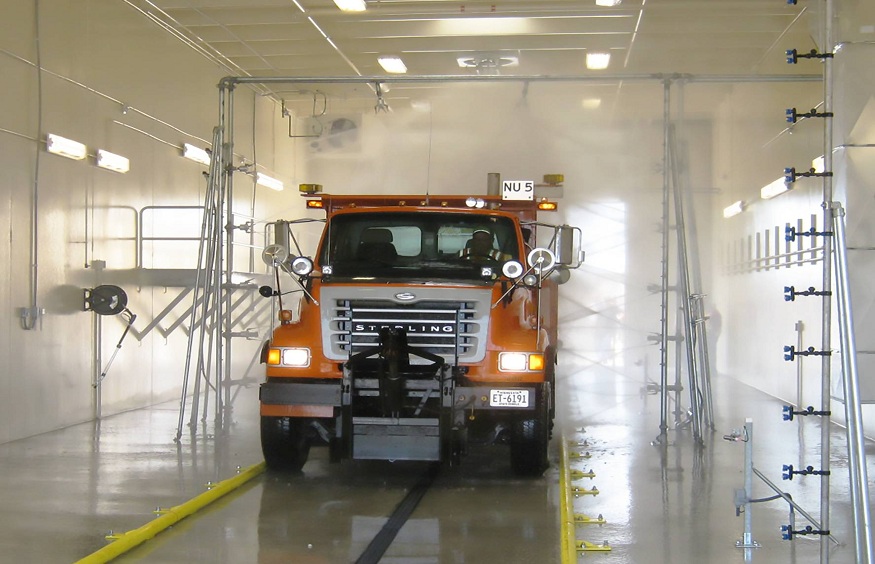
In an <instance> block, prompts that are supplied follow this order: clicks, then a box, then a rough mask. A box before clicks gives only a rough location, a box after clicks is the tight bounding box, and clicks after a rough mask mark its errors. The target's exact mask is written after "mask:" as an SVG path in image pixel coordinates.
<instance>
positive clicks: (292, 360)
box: [267, 348, 310, 368]
mask: <svg viewBox="0 0 875 564" xmlns="http://www.w3.org/2000/svg"><path fill="white" fill-rule="evenodd" d="M267 363H268V364H270V365H273V366H292V367H295V368H306V367H308V366H310V349H305V348H295V349H293V348H288V349H287V348H282V349H270V350H268V351H267Z"/></svg>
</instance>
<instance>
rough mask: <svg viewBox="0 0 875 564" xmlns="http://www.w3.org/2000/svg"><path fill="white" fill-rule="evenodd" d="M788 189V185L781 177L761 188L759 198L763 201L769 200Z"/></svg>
mask: <svg viewBox="0 0 875 564" xmlns="http://www.w3.org/2000/svg"><path fill="white" fill-rule="evenodd" d="M789 189H790V184H789V183H788V182H787V181H786V179H785V178H784V177H783V176H782V177H781V178H778V179H777V180H775V181H773V182H770V183H769V184H766V185H765V186H763V187H762V189H761V190H760V198H762V199H763V200H770V199H772V198H774V197H775V196H780V195H781V194H783V193H784V192H786V191H787V190H789Z"/></svg>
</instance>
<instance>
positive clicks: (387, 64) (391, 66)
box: [377, 55, 407, 74]
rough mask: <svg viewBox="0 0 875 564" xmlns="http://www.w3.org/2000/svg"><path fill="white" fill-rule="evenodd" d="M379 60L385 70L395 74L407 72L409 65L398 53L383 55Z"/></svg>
mask: <svg viewBox="0 0 875 564" xmlns="http://www.w3.org/2000/svg"><path fill="white" fill-rule="evenodd" d="M377 62H378V63H380V66H381V67H383V70H384V71H386V72H390V73H393V74H404V73H406V72H407V65H405V64H404V61H402V60H401V57H399V56H397V55H383V56H381V57H377Z"/></svg>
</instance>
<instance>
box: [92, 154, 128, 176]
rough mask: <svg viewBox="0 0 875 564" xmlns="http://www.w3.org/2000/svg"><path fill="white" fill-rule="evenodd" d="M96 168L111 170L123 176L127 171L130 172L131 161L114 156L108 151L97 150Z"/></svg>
mask: <svg viewBox="0 0 875 564" xmlns="http://www.w3.org/2000/svg"><path fill="white" fill-rule="evenodd" d="M97 166H99V167H100V168H105V169H106V170H112V171H115V172H121V173H122V174H124V173H126V172H127V171H129V170H131V161H130V160H128V159H127V158H126V157H123V156H121V155H116V154H115V153H110V152H109V151H104V150H103V149H98V150H97Z"/></svg>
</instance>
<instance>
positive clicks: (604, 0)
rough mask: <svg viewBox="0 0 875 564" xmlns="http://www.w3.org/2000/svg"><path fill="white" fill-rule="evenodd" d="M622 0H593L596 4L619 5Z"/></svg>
mask: <svg viewBox="0 0 875 564" xmlns="http://www.w3.org/2000/svg"><path fill="white" fill-rule="evenodd" d="M622 1H623V0H595V5H596V6H608V7H611V6H619V5H620V2H622Z"/></svg>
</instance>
